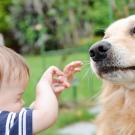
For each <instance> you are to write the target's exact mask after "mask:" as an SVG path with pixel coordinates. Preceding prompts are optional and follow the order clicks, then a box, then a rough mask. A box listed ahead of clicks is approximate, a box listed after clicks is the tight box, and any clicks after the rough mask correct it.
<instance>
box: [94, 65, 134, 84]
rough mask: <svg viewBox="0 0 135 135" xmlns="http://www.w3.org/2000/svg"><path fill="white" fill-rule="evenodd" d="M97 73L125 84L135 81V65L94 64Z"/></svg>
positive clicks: (112, 80)
mask: <svg viewBox="0 0 135 135" xmlns="http://www.w3.org/2000/svg"><path fill="white" fill-rule="evenodd" d="M93 68H94V71H95V73H96V74H97V75H98V76H99V77H100V78H102V79H104V80H107V81H110V82H113V83H118V84H123V83H129V82H134V81H135V67H134V66H132V67H124V68H123V67H111V66H110V67H97V66H93Z"/></svg>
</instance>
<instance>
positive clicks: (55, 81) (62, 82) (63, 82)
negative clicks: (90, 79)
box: [53, 79, 70, 88]
mask: <svg viewBox="0 0 135 135" xmlns="http://www.w3.org/2000/svg"><path fill="white" fill-rule="evenodd" d="M53 84H54V85H55V84H57V85H61V86H64V87H66V88H68V87H70V83H69V82H68V81H67V80H66V79H65V80H64V79H53Z"/></svg>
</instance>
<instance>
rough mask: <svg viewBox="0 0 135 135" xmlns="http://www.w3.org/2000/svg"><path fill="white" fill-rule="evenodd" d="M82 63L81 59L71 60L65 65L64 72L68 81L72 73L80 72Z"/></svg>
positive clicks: (71, 77)
mask: <svg viewBox="0 0 135 135" xmlns="http://www.w3.org/2000/svg"><path fill="white" fill-rule="evenodd" d="M82 64H83V63H82V62H81V61H73V62H72V63H70V64H68V65H67V66H65V68H64V74H65V76H66V78H67V80H68V81H71V80H72V79H73V75H74V74H75V73H76V72H80V70H81V66H82Z"/></svg>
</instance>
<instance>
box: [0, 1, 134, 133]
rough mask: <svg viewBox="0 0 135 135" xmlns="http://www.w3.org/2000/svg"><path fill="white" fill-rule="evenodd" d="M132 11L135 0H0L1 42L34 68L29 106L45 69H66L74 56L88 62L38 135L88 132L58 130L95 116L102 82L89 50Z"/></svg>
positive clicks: (26, 99)
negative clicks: (54, 117)
mask: <svg viewBox="0 0 135 135" xmlns="http://www.w3.org/2000/svg"><path fill="white" fill-rule="evenodd" d="M131 14H135V0H0V33H1V34H0V44H1V45H6V46H8V47H10V48H12V49H14V50H15V51H16V52H18V53H20V54H22V55H23V56H24V57H25V59H26V62H27V64H28V65H29V68H30V73H31V78H30V82H29V85H28V88H27V90H26V93H25V94H24V99H25V102H26V106H28V105H29V104H30V103H31V102H32V101H33V100H34V97H35V86H36V83H37V81H38V80H39V78H40V76H41V75H42V73H43V71H45V69H46V68H48V67H49V66H51V65H55V66H58V67H59V68H60V69H62V68H63V67H64V65H65V64H67V63H68V62H71V61H73V60H82V61H83V63H84V65H83V67H82V72H81V73H79V74H78V75H76V77H75V78H74V80H73V82H72V84H73V86H72V88H70V89H67V90H66V91H65V92H64V93H63V94H62V95H61V96H60V99H59V102H60V115H59V118H58V121H57V122H56V124H55V125H54V126H53V127H51V128H50V129H48V130H47V131H45V132H43V133H39V135H61V134H62V135H87V134H86V133H85V132H84V133H82V134H75V133H74V131H72V134H71V133H70V131H69V133H68V131H67V132H66V133H65V134H64V133H60V131H61V130H62V129H64V128H65V127H68V126H72V124H77V123H81V122H87V123H91V122H92V121H93V119H94V117H95V113H92V112H91V111H90V110H91V108H93V106H96V98H97V97H98V95H99V94H100V88H101V81H100V80H99V79H97V78H96V76H95V75H94V74H93V73H92V71H91V69H90V64H89V54H88V48H89V47H90V46H91V45H92V44H93V43H94V42H96V41H98V40H100V39H101V38H102V36H103V35H104V31H105V28H106V27H107V26H108V25H109V24H110V23H112V22H113V21H115V20H117V19H119V18H122V17H126V16H129V15H131ZM45 117H46V116H45ZM45 117H44V119H45ZM84 126H85V125H84ZM78 128H79V127H78ZM78 130H79V129H78ZM82 130H83V129H82ZM86 130H87V129H86ZM90 135H92V133H90Z"/></svg>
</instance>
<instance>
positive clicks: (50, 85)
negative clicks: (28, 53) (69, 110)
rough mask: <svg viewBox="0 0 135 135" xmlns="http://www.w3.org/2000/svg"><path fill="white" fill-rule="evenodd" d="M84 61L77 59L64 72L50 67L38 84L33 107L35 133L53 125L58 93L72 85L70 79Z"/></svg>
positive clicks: (56, 112) (55, 116) (55, 117)
mask: <svg viewBox="0 0 135 135" xmlns="http://www.w3.org/2000/svg"><path fill="white" fill-rule="evenodd" d="M81 65H82V63H81V62H80V61H75V62H72V63H70V64H69V65H67V66H66V67H65V68H64V73H63V72H61V71H60V70H59V69H58V68H56V67H51V68H49V69H48V70H47V71H46V72H45V73H44V74H43V76H42V78H41V80H40V81H39V83H38V85H37V92H36V100H35V101H34V103H33V104H32V109H33V133H37V132H39V131H41V130H44V129H46V128H48V127H49V126H51V125H52V124H53V123H54V122H55V121H56V119H57V114H58V101H57V97H56V96H57V95H59V93H61V92H62V91H63V90H64V89H65V88H68V87H70V83H69V81H70V80H71V79H72V78H73V75H74V73H75V72H78V71H80V67H81Z"/></svg>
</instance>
